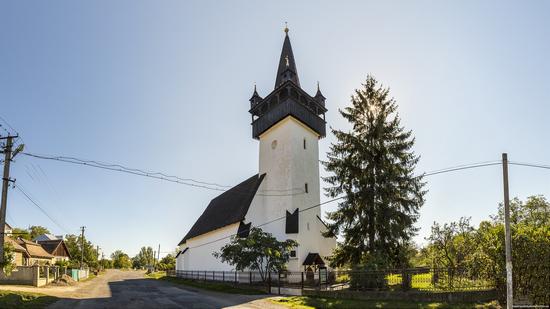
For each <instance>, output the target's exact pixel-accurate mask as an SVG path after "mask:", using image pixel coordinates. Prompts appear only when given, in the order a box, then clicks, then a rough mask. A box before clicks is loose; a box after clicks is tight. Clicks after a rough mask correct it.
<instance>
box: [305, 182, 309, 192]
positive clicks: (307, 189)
mask: <svg viewBox="0 0 550 309" xmlns="http://www.w3.org/2000/svg"><path fill="white" fill-rule="evenodd" d="M304 189H305V190H306V193H309V192H308V189H307V182H306V185H305V186H304Z"/></svg>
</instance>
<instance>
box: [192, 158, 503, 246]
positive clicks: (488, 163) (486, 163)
mask: <svg viewBox="0 0 550 309" xmlns="http://www.w3.org/2000/svg"><path fill="white" fill-rule="evenodd" d="M498 164H502V162H500V161H484V162H477V163H471V164H463V165H457V166H452V167H448V168H444V169H439V170H435V171H432V172H427V173H424V174H422V175H420V176H417V177H424V176H432V175H437V174H443V173H449V172H455V171H460V170H465V169H472V168H479V167H485V166H493V165H498ZM343 198H345V197H344V196H341V197H337V198H334V199H331V200H328V201H326V202H323V203H320V204H317V205H313V206H310V207H307V208H304V209H300V210H299V211H298V212H299V213H301V212H304V211H308V210H310V209H313V208H316V207H320V206H321V205H325V204H328V203H332V202H335V201H337V200H340V199H343ZM283 219H286V216H284V217H278V218H275V219H273V220H270V221H267V222H264V223H262V224H259V225H255V226H254V227H262V226H265V225H268V224H271V223H273V222H276V221H279V220H283ZM251 228H252V227H251ZM237 235H238V234H232V235H228V236H225V237H222V238H219V239H215V240H212V241H209V242H206V243H203V244H200V245H196V246H193V247H189V249H194V248H198V247H202V246H206V245H209V244H212V243H215V242H218V241H221V240H224V239H227V238H230V237H233V236H237Z"/></svg>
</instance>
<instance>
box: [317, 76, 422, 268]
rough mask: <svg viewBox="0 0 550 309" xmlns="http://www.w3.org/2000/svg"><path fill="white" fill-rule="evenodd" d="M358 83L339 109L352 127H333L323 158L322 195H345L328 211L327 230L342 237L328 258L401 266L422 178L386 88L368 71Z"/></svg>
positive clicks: (419, 202) (418, 203)
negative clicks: (333, 139) (325, 185)
mask: <svg viewBox="0 0 550 309" xmlns="http://www.w3.org/2000/svg"><path fill="white" fill-rule="evenodd" d="M362 86H363V87H362V88H361V89H358V90H356V91H355V95H354V96H352V98H351V103H352V106H351V107H346V108H344V109H343V110H340V111H339V112H340V114H341V115H342V116H343V117H344V118H345V119H346V120H348V121H349V123H350V124H351V125H352V130H351V131H349V132H344V131H340V130H335V129H332V133H333V134H334V135H335V136H336V139H337V142H336V143H334V144H332V145H331V147H330V152H329V153H328V161H326V162H323V164H324V166H325V168H326V170H327V171H328V172H329V173H330V174H331V175H330V176H328V177H325V178H324V180H325V181H326V182H327V183H328V184H330V187H328V188H326V189H325V190H326V193H327V196H329V197H336V196H340V195H344V196H345V198H344V199H343V200H342V202H340V203H339V204H338V209H337V210H336V211H334V212H330V213H329V214H328V219H329V220H330V221H331V222H330V223H329V224H328V232H327V234H332V235H341V236H342V237H343V241H342V242H341V243H340V244H339V245H338V246H337V248H336V250H335V251H334V255H333V257H332V261H331V262H332V265H333V266H343V265H352V266H355V265H359V264H363V265H369V266H371V267H402V266H405V265H406V262H407V261H406V257H405V255H406V253H405V252H406V247H407V245H408V243H409V240H410V238H411V236H413V235H414V233H415V232H416V229H415V228H414V226H413V224H414V223H415V222H416V220H417V219H418V210H419V208H420V207H421V206H422V205H423V203H424V195H425V193H426V191H425V190H423V187H424V185H425V183H424V182H423V179H422V177H421V176H420V177H416V176H415V175H414V174H413V172H414V168H415V166H416V163H417V162H418V159H419V157H418V156H416V155H415V154H414V152H413V151H412V147H413V145H414V138H413V137H412V132H411V131H406V130H405V129H404V128H403V127H402V126H401V124H400V118H399V114H398V113H397V103H396V101H395V100H394V99H393V98H391V97H390V96H389V89H388V88H383V87H382V86H380V85H379V84H378V82H377V81H376V79H375V78H374V77H372V76H371V75H369V76H367V80H366V83H365V84H363V85H362Z"/></svg>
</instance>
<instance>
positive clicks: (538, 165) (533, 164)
mask: <svg viewBox="0 0 550 309" xmlns="http://www.w3.org/2000/svg"><path fill="white" fill-rule="evenodd" d="M508 164H510V165H518V166H527V167H536V168H542V169H548V170H550V165H544V164H535V163H525V162H516V161H510V162H508Z"/></svg>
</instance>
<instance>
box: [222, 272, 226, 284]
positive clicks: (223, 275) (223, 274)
mask: <svg viewBox="0 0 550 309" xmlns="http://www.w3.org/2000/svg"><path fill="white" fill-rule="evenodd" d="M222 282H225V270H224V271H222Z"/></svg>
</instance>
